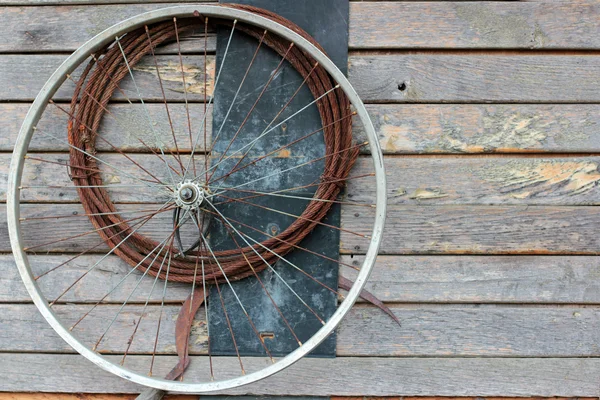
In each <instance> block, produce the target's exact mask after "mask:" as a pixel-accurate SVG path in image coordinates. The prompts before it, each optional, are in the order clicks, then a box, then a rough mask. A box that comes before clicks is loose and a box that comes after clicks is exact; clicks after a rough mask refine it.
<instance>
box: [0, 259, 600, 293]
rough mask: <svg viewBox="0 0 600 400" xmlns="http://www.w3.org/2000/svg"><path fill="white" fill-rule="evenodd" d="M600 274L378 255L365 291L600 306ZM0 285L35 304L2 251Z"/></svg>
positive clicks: (64, 277)
mask: <svg viewBox="0 0 600 400" xmlns="http://www.w3.org/2000/svg"><path fill="white" fill-rule="evenodd" d="M71 257H72V256H68V255H43V256H32V257H30V263H31V267H32V269H33V271H34V273H35V274H36V275H38V274H40V273H43V272H45V271H48V270H49V269H50V268H52V267H55V266H57V265H59V264H60V263H62V262H64V261H66V260H68V259H69V258H71ZM100 257H101V256H100V255H90V256H82V257H80V258H79V259H78V260H77V261H76V262H73V263H70V264H69V267H66V268H68V269H64V270H62V271H61V273H60V274H48V275H46V276H44V277H43V278H41V279H39V280H38V284H39V285H40V287H41V289H42V291H43V292H44V293H46V294H47V296H48V297H49V298H56V296H58V295H59V294H61V292H62V291H63V290H64V287H63V286H64V282H73V281H75V279H77V278H78V277H79V276H81V274H82V273H84V272H85V271H86V270H88V269H89V267H90V266H91V265H93V264H94V263H95V262H96V261H98V259H99V258H100ZM341 261H342V262H343V263H345V264H351V265H354V266H356V267H360V265H362V256H342V257H341ZM130 268H131V267H130V266H129V265H128V264H126V263H125V262H124V261H122V260H121V259H119V258H118V257H117V256H110V257H109V258H108V259H107V262H106V263H103V264H102V265H100V266H99V267H98V268H97V269H94V270H93V271H92V272H90V273H89V274H88V276H89V278H88V279H83V280H82V281H80V283H79V284H78V285H77V286H76V288H75V289H74V290H72V291H69V292H68V293H67V294H66V295H65V296H64V298H63V299H64V301H65V302H69V303H90V302H96V301H98V300H100V299H101V298H102V297H103V296H104V295H105V294H106V291H107V288H108V287H113V286H114V285H115V284H116V283H117V282H119V281H120V280H121V279H122V278H123V277H124V276H125V274H126V273H128V272H129V271H130ZM340 275H341V276H343V277H346V278H349V279H354V278H355V277H356V275H357V272H356V271H355V270H354V269H352V268H349V267H347V266H341V267H340ZM599 275H600V258H598V257H595V256H552V257H548V256H491V257H489V256H485V257H482V256H444V257H438V256H379V257H378V259H377V263H376V264H375V268H374V269H373V272H372V273H371V276H370V278H369V281H368V282H367V290H369V291H370V292H371V293H373V294H374V295H376V296H377V297H378V298H379V299H381V300H383V301H385V302H403V303H418V302H425V303H515V304H518V303H532V304H569V303H576V304H600V290H598V284H597V280H598V276H599ZM0 286H1V287H2V288H4V290H2V291H0V302H2V303H10V302H16V303H24V302H25V303H26V302H30V301H31V299H30V297H29V295H28V294H27V292H26V291H25V287H24V286H23V284H22V282H21V277H20V276H19V273H18V271H17V268H16V266H15V263H14V258H13V256H12V255H10V254H2V255H0ZM134 286H135V283H134V280H133V278H132V279H127V280H125V282H123V283H122V284H121V286H120V287H119V288H117V289H116V290H115V292H114V293H113V294H112V295H111V296H109V297H108V298H106V299H105V301H106V302H108V303H119V302H121V303H122V302H123V301H125V299H126V298H127V296H128V295H129V294H130V293H131V291H132V289H133V287H134ZM150 287H151V281H150V280H149V279H144V280H142V282H141V283H140V287H139V289H138V291H136V292H135V293H134V294H133V296H132V298H131V299H130V302H132V303H143V302H145V301H146V299H147V295H146V294H147V293H148V292H149V289H150ZM189 292H190V288H189V285H187V284H177V283H172V284H169V286H168V290H167V296H166V301H167V302H168V303H173V304H177V303H182V302H183V301H184V300H185V298H186V297H187V296H188V295H189ZM161 298H162V293H159V292H156V293H155V294H154V295H153V296H152V297H151V300H150V301H151V302H152V303H156V302H160V299H161ZM359 302H362V300H361V299H359Z"/></svg>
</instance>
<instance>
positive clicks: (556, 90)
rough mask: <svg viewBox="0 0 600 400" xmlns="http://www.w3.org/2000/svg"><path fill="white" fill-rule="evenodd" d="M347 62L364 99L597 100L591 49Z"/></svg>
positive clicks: (598, 67) (599, 61)
mask: <svg viewBox="0 0 600 400" xmlns="http://www.w3.org/2000/svg"><path fill="white" fill-rule="evenodd" d="M349 63H350V64H349V68H348V70H349V78H350V82H351V83H352V85H353V86H354V88H355V89H356V91H357V92H358V94H359V95H360V97H361V99H362V100H363V101H366V102H423V103H426V102H475V103H481V102H502V101H513V102H529V103H538V102H539V103H543V102H549V103H553V102H556V103H560V102H581V103H584V102H594V101H597V93H598V91H599V89H600V79H598V76H600V74H599V72H600V56H597V55H593V54H589V55H581V56H580V55H552V56H549V55H548V54H546V55H537V54H536V53H528V54H512V55H511V54H502V53H489V54H485V53H479V54H477V53H475V54H470V53H455V54H453V53H451V52H450V53H447V54H444V53H441V52H440V53H429V52H423V53H410V54H390V55H365V56H358V55H356V56H351V57H350V61H349ZM573 71H577V74H574V73H573ZM402 84H404V85H405V87H406V88H405V89H404V90H402V88H403V86H402ZM566 85H568V90H565V86H566Z"/></svg>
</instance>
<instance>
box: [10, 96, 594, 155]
mask: <svg viewBox="0 0 600 400" xmlns="http://www.w3.org/2000/svg"><path fill="white" fill-rule="evenodd" d="M147 107H148V110H149V112H150V115H155V116H157V117H156V118H154V119H155V121H154V122H155V123H157V124H158V125H157V131H159V132H170V128H169V126H168V124H167V118H166V112H165V107H164V105H162V104H148V105H147ZM108 108H109V110H110V112H111V114H113V115H115V116H116V118H113V117H111V116H106V117H105V118H104V119H103V122H102V125H101V128H100V131H101V132H102V134H103V135H104V137H106V138H107V139H108V141H110V142H111V143H112V144H114V145H115V146H117V147H119V148H120V149H121V150H125V151H142V152H146V151H147V149H146V148H145V147H144V146H143V145H142V144H141V143H140V142H138V141H137V140H128V136H127V135H123V134H122V133H123V132H122V131H123V130H125V131H126V133H127V134H128V135H131V136H134V137H135V136H138V137H141V138H142V139H143V140H144V141H145V142H146V143H148V141H146V139H145V138H148V137H149V136H150V135H149V133H148V129H147V126H148V122H147V118H146V116H145V112H144V110H143V108H142V105H141V104H135V105H133V106H131V105H129V104H119V103H116V104H111V105H110V106H109V107H108ZM28 109H29V104H20V103H7V104H0V151H12V149H13V147H14V144H15V140H16V138H17V134H18V133H19V129H20V128H21V122H22V121H23V119H24V118H25V114H26V113H27V110H28ZM189 110H190V117H191V121H192V132H194V134H196V133H197V132H198V129H199V128H200V127H199V126H198V125H199V123H200V121H201V119H202V115H203V114H204V105H203V104H195V105H192V106H190V108H189ZM367 110H368V111H369V114H370V117H371V120H372V121H373V123H374V125H375V129H376V131H377V134H378V136H379V138H380V139H379V142H380V144H381V146H382V149H383V152H384V153H385V154H414V153H429V154H444V153H457V154H462V153H482V152H490V153H521V152H524V153H533V152H535V153H537V152H540V153H542V152H555V153H556V152H565V153H576V152H579V153H589V152H600V105H598V104H551V105H546V104H497V105H485V104H436V105H430V104H427V105H425V104H402V105H399V104H369V105H367ZM169 111H170V113H171V115H172V118H173V123H174V125H175V126H174V127H175V133H176V137H177V143H178V145H179V149H180V150H182V151H183V150H188V148H189V147H190V146H189V139H188V137H189V133H188V127H187V115H186V109H185V105H183V104H178V103H172V104H170V105H169ZM126 116H127V117H126ZM159 116H164V118H163V117H159ZM117 121H118V122H117ZM66 124H67V115H66V114H65V113H64V112H62V111H61V110H59V109H57V108H55V107H50V108H48V110H47V113H46V114H45V116H44V117H43V119H42V121H41V122H40V123H39V124H38V127H39V129H41V130H43V131H45V132H48V133H50V134H52V135H55V136H59V135H64V134H65V127H66ZM123 127H124V128H125V129H123ZM207 129H208V130H209V131H210V130H211V129H212V112H210V111H209V114H208V117H207ZM353 131H354V135H355V136H356V140H357V141H358V142H363V141H365V140H366V135H365V133H364V130H363V129H362V125H361V123H360V122H359V121H358V120H355V123H354V126H353ZM169 140H170V136H169V135H166V136H165V142H166V143H165V144H166V145H167V146H169V147H168V148H169V149H171V150H172V149H173V147H174V146H173V145H172V143H170V142H169ZM203 140H204V135H200V138H199V144H198V147H202V146H203V143H201V142H202V141H203ZM209 144H210V143H209ZM96 146H97V148H98V149H99V150H103V151H110V150H111V149H112V148H111V147H110V146H108V145H107V144H106V143H104V142H102V141H98V143H96ZM30 150H32V151H45V150H51V151H58V150H63V151H66V150H68V148H67V146H66V145H62V144H59V143H57V142H56V141H54V140H52V139H48V138H47V137H46V138H45V137H44V136H42V135H34V138H33V140H32V143H31V147H30ZM362 150H363V152H367V151H368V148H363V149H362Z"/></svg>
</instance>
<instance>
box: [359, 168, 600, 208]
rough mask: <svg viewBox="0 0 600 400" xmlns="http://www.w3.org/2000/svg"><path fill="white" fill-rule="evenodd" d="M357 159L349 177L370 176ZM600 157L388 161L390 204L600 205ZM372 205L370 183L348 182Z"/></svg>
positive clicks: (372, 182) (362, 199)
mask: <svg viewBox="0 0 600 400" xmlns="http://www.w3.org/2000/svg"><path fill="white" fill-rule="evenodd" d="M370 161H371V160H370V159H369V158H361V159H360V161H359V162H358V163H357V165H356V166H355V167H354V169H353V170H352V175H356V176H361V175H363V174H368V173H370V172H373V167H372V166H371V165H370ZM598 163H600V158H596V157H589V158H588V157H586V158H578V157H572V158H571V157H570V158H533V157H482V158H479V157H460V156H458V157H443V158H439V157H433V156H431V157H429V156H427V157H386V159H385V168H386V174H387V178H388V180H387V189H388V204H425V203H426V204H490V205H491V204H529V205H542V204H560V205H574V204H580V205H584V204H589V205H591V204H598V203H599V202H600V189H598V186H597V183H598V181H600V173H599V170H598ZM348 195H349V196H348V197H350V196H351V199H352V200H353V201H358V202H361V203H368V204H371V203H373V202H374V199H375V188H374V180H373V179H356V180H349V181H348Z"/></svg>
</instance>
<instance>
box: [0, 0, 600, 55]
mask: <svg viewBox="0 0 600 400" xmlns="http://www.w3.org/2000/svg"><path fill="white" fill-rule="evenodd" d="M6 1H7V0H4V2H6ZM13 1H15V0H13ZM17 1H18V2H20V3H23V0H16V1H15V2H17ZM9 3H10V1H9ZM74 3H76V2H74ZM164 3H166V4H130V5H98V6H95V7H94V8H93V12H91V10H92V8H91V7H89V6H87V7H86V6H72V7H61V6H47V5H46V6H44V7H22V8H16V7H14V8H6V9H4V10H2V11H0V25H1V26H4V27H6V29H3V33H0V51H10V52H17V51H18V52H29V51H38V52H39V51H73V50H75V49H76V48H77V47H78V46H79V45H80V44H81V43H83V42H84V41H85V40H87V39H89V38H91V37H92V36H93V35H94V34H97V33H99V32H101V31H102V30H104V29H106V28H107V27H109V26H111V25H113V24H115V23H117V22H119V21H121V20H124V19H126V18H128V17H131V16H134V15H137V14H140V13H142V12H145V11H150V10H152V9H157V8H161V7H165V6H169V4H168V2H164ZM0 4H2V2H0ZM598 13H600V3H599V2H598V1H594V0H588V1H580V2H577V3H575V4H568V3H564V2H555V3H550V4H547V3H541V2H531V3H525V4H523V3H517V2H514V3H513V2H497V3H492V2H489V3H485V2H482V3H463V2H460V1H459V2H452V1H444V2H383V3H363V2H354V3H352V4H351V8H350V30H349V33H350V38H349V46H350V48H351V49H374V48H375V49H377V48H385V49H395V48H435V49H439V48H503V49H530V48H543V49H548V48H549V49H565V48H566V49H598V48H600V39H599V38H598V35H597V34H596V33H597V32H598V30H599V29H600V25H599V24H598V20H597V18H595V16H596V15H598ZM557 16H560V18H557ZM50 24H51V25H50ZM490 26H493V27H494V29H493V30H490V29H489V27H490ZM49 27H51V28H49ZM399 27H400V29H399ZM213 49H214V47H213Z"/></svg>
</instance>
